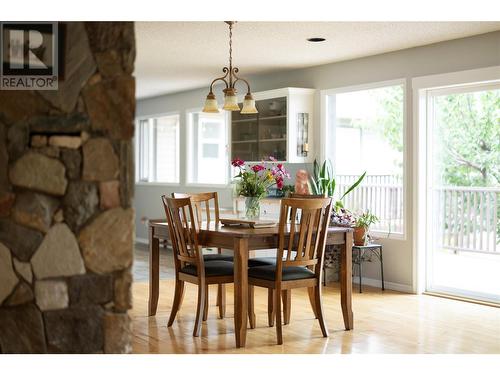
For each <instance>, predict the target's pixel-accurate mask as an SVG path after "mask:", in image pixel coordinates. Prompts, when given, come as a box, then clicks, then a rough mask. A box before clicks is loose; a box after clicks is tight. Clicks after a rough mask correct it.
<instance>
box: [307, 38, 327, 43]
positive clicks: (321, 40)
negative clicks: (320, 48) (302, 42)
mask: <svg viewBox="0 0 500 375" xmlns="http://www.w3.org/2000/svg"><path fill="white" fill-rule="evenodd" d="M325 40H326V39H325V38H307V41H308V42H312V43H319V42H324V41H325Z"/></svg>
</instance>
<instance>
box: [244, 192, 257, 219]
mask: <svg viewBox="0 0 500 375" xmlns="http://www.w3.org/2000/svg"><path fill="white" fill-rule="evenodd" d="M259 216H260V197H246V199H245V217H246V218H247V219H258V218H259Z"/></svg>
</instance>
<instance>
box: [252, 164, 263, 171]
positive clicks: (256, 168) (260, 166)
mask: <svg viewBox="0 0 500 375" xmlns="http://www.w3.org/2000/svg"><path fill="white" fill-rule="evenodd" d="M264 169H266V168H264V166H263V165H260V164H256V165H254V166H253V167H252V171H254V172H255V173H257V172H260V171H263V170H264Z"/></svg>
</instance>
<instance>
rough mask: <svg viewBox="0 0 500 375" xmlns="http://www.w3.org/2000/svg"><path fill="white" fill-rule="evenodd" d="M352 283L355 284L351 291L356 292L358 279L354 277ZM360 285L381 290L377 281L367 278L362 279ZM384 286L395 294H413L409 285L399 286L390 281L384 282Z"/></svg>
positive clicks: (380, 283)
mask: <svg viewBox="0 0 500 375" xmlns="http://www.w3.org/2000/svg"><path fill="white" fill-rule="evenodd" d="M352 281H353V283H356V288H355V287H354V286H353V288H352V289H353V291H355V290H357V285H358V284H357V282H358V281H359V278H358V277H357V276H354V277H353V279H352ZM361 282H362V285H368V286H373V287H375V288H382V282H381V281H380V280H377V279H370V278H368V277H363V279H362V280H361ZM384 286H385V289H390V290H395V291H397V292H403V293H412V294H413V289H412V287H411V285H407V284H399V283H393V282H391V281H384Z"/></svg>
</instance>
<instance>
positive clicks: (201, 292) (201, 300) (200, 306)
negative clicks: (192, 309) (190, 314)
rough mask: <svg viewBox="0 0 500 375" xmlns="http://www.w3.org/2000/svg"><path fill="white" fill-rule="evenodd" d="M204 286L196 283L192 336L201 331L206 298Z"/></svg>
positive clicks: (196, 335)
mask: <svg viewBox="0 0 500 375" xmlns="http://www.w3.org/2000/svg"><path fill="white" fill-rule="evenodd" d="M205 292H206V288H205V284H200V285H198V303H197V305H196V318H195V320H194V329H193V336H195V337H198V336H199V335H200V332H201V324H202V319H203V310H204V307H205V300H206V295H205Z"/></svg>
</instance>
